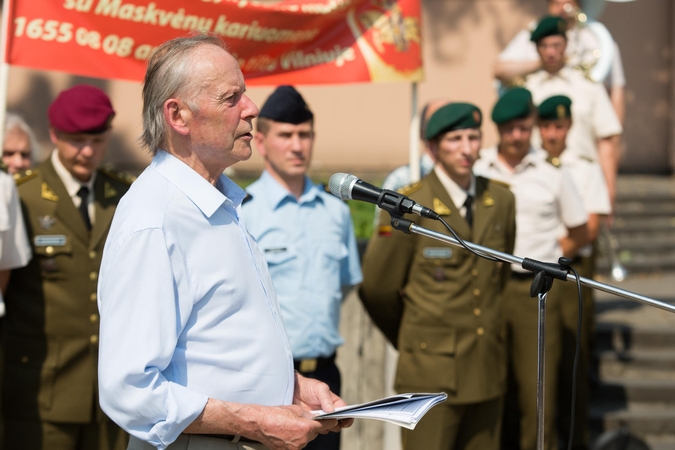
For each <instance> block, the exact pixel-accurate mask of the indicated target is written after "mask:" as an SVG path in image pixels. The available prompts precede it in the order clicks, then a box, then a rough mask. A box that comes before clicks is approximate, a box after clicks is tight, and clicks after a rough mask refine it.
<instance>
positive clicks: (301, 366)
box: [293, 353, 335, 373]
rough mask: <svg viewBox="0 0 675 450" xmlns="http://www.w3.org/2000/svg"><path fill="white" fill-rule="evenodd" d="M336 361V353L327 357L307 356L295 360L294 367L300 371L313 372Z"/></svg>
mask: <svg viewBox="0 0 675 450" xmlns="http://www.w3.org/2000/svg"><path fill="white" fill-rule="evenodd" d="M334 361H335V353H333V354H332V355H330V356H329V357H327V358H305V359H296V360H295V361H293V367H294V368H295V370H297V371H298V372H300V373H311V372H316V371H317V370H321V369H323V368H324V367H328V366H329V365H331V364H332V363H333V362H334Z"/></svg>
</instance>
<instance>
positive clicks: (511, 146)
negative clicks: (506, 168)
mask: <svg viewBox="0 0 675 450" xmlns="http://www.w3.org/2000/svg"><path fill="white" fill-rule="evenodd" d="M532 127H534V118H532V117H527V118H524V119H514V120H510V121H508V122H506V123H504V124H502V125H499V126H498V127H497V129H498V131H499V138H500V141H499V151H500V153H503V154H504V155H505V156H507V157H510V158H514V159H522V158H524V157H525V155H526V154H527V152H528V151H529V150H530V138H531V137H532Z"/></svg>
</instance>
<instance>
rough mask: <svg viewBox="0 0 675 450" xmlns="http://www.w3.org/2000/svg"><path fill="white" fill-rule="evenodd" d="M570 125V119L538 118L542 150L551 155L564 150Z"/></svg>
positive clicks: (556, 154) (558, 153)
mask: <svg viewBox="0 0 675 450" xmlns="http://www.w3.org/2000/svg"><path fill="white" fill-rule="evenodd" d="M571 126H572V121H571V120H570V119H557V120H540V121H539V132H540V133H541V143H542V147H544V150H546V151H547V152H549V153H550V154H551V155H552V156H559V155H560V154H561V153H562V152H563V150H565V139H567V133H568V132H569V131H570V127H571Z"/></svg>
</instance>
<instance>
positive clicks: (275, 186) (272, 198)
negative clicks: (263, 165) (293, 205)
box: [260, 170, 321, 209]
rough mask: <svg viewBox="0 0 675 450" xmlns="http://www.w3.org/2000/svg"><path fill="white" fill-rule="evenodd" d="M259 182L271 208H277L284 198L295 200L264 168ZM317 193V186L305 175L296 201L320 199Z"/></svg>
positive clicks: (304, 201)
mask: <svg viewBox="0 0 675 450" xmlns="http://www.w3.org/2000/svg"><path fill="white" fill-rule="evenodd" d="M260 184H261V188H262V191H263V192H264V193H265V197H266V199H267V201H268V202H269V206H270V208H272V209H276V208H278V207H279V205H281V203H282V202H283V201H284V200H286V199H289V200H291V201H296V199H295V196H294V195H293V194H291V193H290V192H289V191H288V190H287V189H286V188H285V187H283V186H282V185H281V184H280V183H279V182H278V181H277V180H276V179H275V178H274V177H273V176H272V174H270V173H269V172H268V171H267V170H264V171H263V173H262V175H261V176H260ZM319 193H320V190H319V187H318V186H317V185H316V184H314V183H312V180H310V179H309V177H307V176H305V188H304V189H303V191H302V195H300V198H299V199H297V202H298V203H306V202H311V201H314V200H315V199H320V198H321V197H319Z"/></svg>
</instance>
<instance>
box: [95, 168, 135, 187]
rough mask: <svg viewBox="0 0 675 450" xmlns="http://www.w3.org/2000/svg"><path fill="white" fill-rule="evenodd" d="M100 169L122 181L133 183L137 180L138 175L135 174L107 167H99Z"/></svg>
mask: <svg viewBox="0 0 675 450" xmlns="http://www.w3.org/2000/svg"><path fill="white" fill-rule="evenodd" d="M98 171H99V172H101V173H102V174H103V175H105V176H107V177H109V178H112V179H113V180H116V181H119V182H120V183H124V184H131V183H133V182H134V181H136V177H135V176H133V175H129V174H128V173H124V172H118V171H116V170H110V169H105V168H99V169H98Z"/></svg>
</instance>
